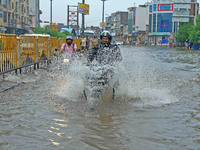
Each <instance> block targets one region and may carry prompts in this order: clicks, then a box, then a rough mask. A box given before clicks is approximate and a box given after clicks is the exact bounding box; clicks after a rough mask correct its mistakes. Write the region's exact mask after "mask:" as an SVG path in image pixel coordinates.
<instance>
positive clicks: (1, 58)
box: [0, 34, 98, 75]
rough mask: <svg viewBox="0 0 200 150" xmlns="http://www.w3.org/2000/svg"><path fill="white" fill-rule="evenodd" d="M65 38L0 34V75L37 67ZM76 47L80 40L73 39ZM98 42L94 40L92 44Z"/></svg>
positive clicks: (79, 44)
mask: <svg viewBox="0 0 200 150" xmlns="http://www.w3.org/2000/svg"><path fill="white" fill-rule="evenodd" d="M63 43H65V39H63V38H60V39H57V38H54V37H44V36H38V37H35V36H29V35H28V36H26V35H22V36H19V37H16V35H12V34H0V75H1V74H5V73H7V72H11V71H15V72H16V73H17V71H18V70H20V73H21V69H22V68H25V67H28V66H34V69H36V68H39V64H40V63H42V62H47V63H48V61H50V60H51V58H52V56H53V55H54V53H56V52H55V48H59V49H60V48H61V46H62V44H63ZM74 43H75V44H76V45H77V48H78V49H81V40H74ZM96 44H98V41H94V42H93V45H96Z"/></svg>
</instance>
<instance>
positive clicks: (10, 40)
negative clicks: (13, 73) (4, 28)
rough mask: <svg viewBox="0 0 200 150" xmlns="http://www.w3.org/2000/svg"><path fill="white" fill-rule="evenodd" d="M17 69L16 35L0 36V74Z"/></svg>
mask: <svg viewBox="0 0 200 150" xmlns="http://www.w3.org/2000/svg"><path fill="white" fill-rule="evenodd" d="M16 67H17V38H16V35H12V34H11V35H8V34H0V73H1V72H7V71H9V70H13V69H15V68H16Z"/></svg>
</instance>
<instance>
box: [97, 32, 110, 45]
mask: <svg viewBox="0 0 200 150" xmlns="http://www.w3.org/2000/svg"><path fill="white" fill-rule="evenodd" d="M103 37H108V39H109V40H108V42H107V41H106V42H105V41H102V38H103ZM100 39H101V43H102V44H110V43H111V41H112V36H111V34H110V32H109V31H103V32H102V33H101V35H100Z"/></svg>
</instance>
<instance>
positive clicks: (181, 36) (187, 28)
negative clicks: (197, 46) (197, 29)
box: [175, 23, 194, 43]
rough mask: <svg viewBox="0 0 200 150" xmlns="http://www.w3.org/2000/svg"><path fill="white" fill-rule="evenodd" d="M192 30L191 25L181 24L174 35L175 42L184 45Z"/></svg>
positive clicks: (192, 26)
mask: <svg viewBox="0 0 200 150" xmlns="http://www.w3.org/2000/svg"><path fill="white" fill-rule="evenodd" d="M193 30H194V25H193V23H183V24H181V25H180V28H179V30H178V32H177V34H176V37H175V38H176V41H178V42H181V43H184V42H185V41H186V40H187V39H188V38H189V37H190V32H192V31H193Z"/></svg>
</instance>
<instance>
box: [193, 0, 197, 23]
mask: <svg viewBox="0 0 200 150" xmlns="http://www.w3.org/2000/svg"><path fill="white" fill-rule="evenodd" d="M194 5H195V7H194V11H195V13H194V15H195V16H194V25H195V26H196V25H197V0H195V4H194Z"/></svg>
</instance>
